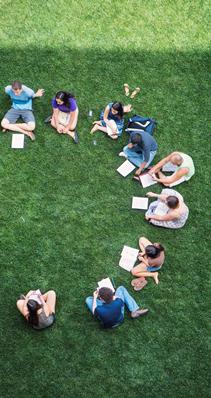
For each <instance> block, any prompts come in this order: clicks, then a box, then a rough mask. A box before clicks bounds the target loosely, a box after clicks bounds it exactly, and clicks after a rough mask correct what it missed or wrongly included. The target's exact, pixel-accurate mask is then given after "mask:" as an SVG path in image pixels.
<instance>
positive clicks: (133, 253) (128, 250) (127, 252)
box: [121, 245, 139, 258]
mask: <svg viewBox="0 0 211 398" xmlns="http://www.w3.org/2000/svg"><path fill="white" fill-rule="evenodd" d="M138 253H139V250H138V249H134V248H133V247H130V246H126V245H125V246H124V247H123V249H122V253H121V256H122V257H128V256H130V257H135V258H137V257H138Z"/></svg>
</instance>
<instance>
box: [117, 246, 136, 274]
mask: <svg viewBox="0 0 211 398" xmlns="http://www.w3.org/2000/svg"><path fill="white" fill-rule="evenodd" d="M138 253H139V251H138V250H137V249H133V248H132V247H129V246H124V247H123V250H122V253H121V258H120V261H119V266H120V267H122V268H124V269H125V270H126V271H129V272H130V271H131V269H132V268H133V267H134V265H135V263H136V260H137V257H138Z"/></svg>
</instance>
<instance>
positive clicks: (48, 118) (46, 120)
mask: <svg viewBox="0 0 211 398" xmlns="http://www.w3.org/2000/svg"><path fill="white" fill-rule="evenodd" d="M51 119H52V115H50V116H48V117H46V119H45V120H44V123H50V122H51Z"/></svg>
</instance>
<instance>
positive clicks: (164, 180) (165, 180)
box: [154, 167, 188, 185]
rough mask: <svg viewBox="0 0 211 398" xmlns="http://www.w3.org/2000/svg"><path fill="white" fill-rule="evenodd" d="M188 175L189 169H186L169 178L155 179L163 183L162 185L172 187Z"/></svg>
mask: <svg viewBox="0 0 211 398" xmlns="http://www.w3.org/2000/svg"><path fill="white" fill-rule="evenodd" d="M187 173H188V169H187V168H186V167H184V168H182V169H180V170H178V171H176V172H175V173H174V174H172V175H171V176H169V177H165V178H157V177H154V179H155V180H156V181H158V182H161V183H162V184H166V185H170V184H173V183H174V182H176V181H178V180H179V179H180V178H182V177H183V176H185V175H186V174H187Z"/></svg>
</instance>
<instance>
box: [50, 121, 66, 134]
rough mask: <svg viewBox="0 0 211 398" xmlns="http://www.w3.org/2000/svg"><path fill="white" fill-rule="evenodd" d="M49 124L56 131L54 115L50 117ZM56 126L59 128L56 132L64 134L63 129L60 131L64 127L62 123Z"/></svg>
mask: <svg viewBox="0 0 211 398" xmlns="http://www.w3.org/2000/svg"><path fill="white" fill-rule="evenodd" d="M51 126H52V127H53V128H54V129H56V131H57V125H56V121H55V118H54V117H52V119H51ZM58 128H59V129H61V132H59V131H57V133H58V134H64V133H63V131H62V130H63V128H64V126H62V124H59V125H58Z"/></svg>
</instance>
